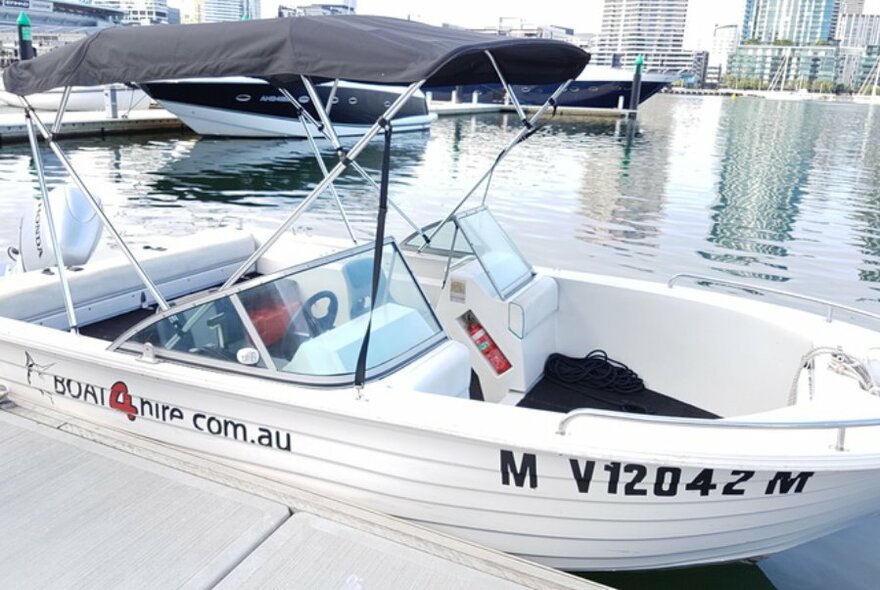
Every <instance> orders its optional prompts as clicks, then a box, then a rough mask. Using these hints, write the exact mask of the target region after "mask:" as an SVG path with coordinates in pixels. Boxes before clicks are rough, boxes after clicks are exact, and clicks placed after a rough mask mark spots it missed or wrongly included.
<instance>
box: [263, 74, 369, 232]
mask: <svg viewBox="0 0 880 590" xmlns="http://www.w3.org/2000/svg"><path fill="white" fill-rule="evenodd" d="M278 90H279V91H280V92H281V94H283V95H284V96H286V97H287V99H288V100H289V101H290V102H291V104H293V103H295V102H296V99H295V98H294V97H293V96H292V95H291V94H290V92H288V91H287V90H286V89H284V88H279V89H278ZM300 123H302V126H303V131H305V132H306V139H307V140H308V141H309V145H310V146H311V147H312V151H313V152H314V153H315V159H316V160H317V161H318V168H320V169H321V174H323V175H324V176H325V177H326V176H327V165H326V164H324V158H322V157H321V150H319V149H318V144H317V143H315V139H314V138H313V137H312V130H311V129H309V123H308V122H307V121H303V119H302V117H300ZM329 188H330V194H332V195H333V200H334V201H336V207H337V208H338V209H339V214H340V215H341V216H342V223H344V224H345V229H346V230H348V235H349V236H350V237H351V241H352V242H354V243H355V244H357V243H358V241H357V238H356V237H355V236H354V229H352V227H351V223H350V222H349V221H348V215H346V213H345V207H343V206H342V199H340V198H339V193H338V192H336V186H335V185H333V184H332V183H331V184H330V187H329Z"/></svg>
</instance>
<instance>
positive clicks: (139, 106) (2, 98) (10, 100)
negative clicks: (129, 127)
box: [0, 84, 152, 113]
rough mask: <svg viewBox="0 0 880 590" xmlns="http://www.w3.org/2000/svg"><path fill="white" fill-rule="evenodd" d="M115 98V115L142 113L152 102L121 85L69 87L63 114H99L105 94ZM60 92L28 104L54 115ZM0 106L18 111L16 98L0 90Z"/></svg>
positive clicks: (34, 96)
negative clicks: (65, 111) (117, 112)
mask: <svg viewBox="0 0 880 590" xmlns="http://www.w3.org/2000/svg"><path fill="white" fill-rule="evenodd" d="M111 91H112V92H113V93H114V94H115V99H116V105H117V108H118V109H119V112H122V113H124V112H126V111H135V110H143V109H148V108H150V105H151V104H152V101H151V100H150V97H149V96H147V95H146V94H145V93H144V91H143V90H140V89H139V88H132V87H129V86H125V85H122V84H112V85H107V86H106V87H104V86H73V87H71V89H70V97H69V98H68V100H67V106H66V107H65V110H67V111H103V110H104V108H105V105H106V103H107V100H108V97H107V93H108V92H111ZM63 93H64V89H63V88H53V89H51V90H47V91H45V92H38V93H35V94H31V95H30V96H28V101H29V102H30V103H31V106H33V107H34V108H35V109H37V110H41V111H57V110H58V108H59V107H60V106H61V99H62V95H63ZM0 102H2V103H3V104H6V105H8V106H11V107H17V108H21V102H20V101H19V100H18V97H17V96H16V95H14V94H12V93H11V92H6V91H4V90H0Z"/></svg>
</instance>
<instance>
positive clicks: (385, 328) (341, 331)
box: [283, 303, 433, 375]
mask: <svg viewBox="0 0 880 590" xmlns="http://www.w3.org/2000/svg"><path fill="white" fill-rule="evenodd" d="M368 320H369V314H363V315H361V316H358V317H356V318H355V319H353V320H351V321H349V322H346V323H344V324H342V325H341V326H338V327H336V328H333V329H332V330H328V331H327V332H324V333H323V334H321V335H319V336H317V337H315V338H312V339H310V340H307V341H305V342H303V343H302V344H300V346H299V348H298V349H297V351H296V354H294V356H293V359H291V361H290V362H289V363H287V365H285V366H284V369H283V370H284V371H288V372H291V373H298V374H301V375H343V374H349V373H354V370H355V365H356V364H357V357H358V353H359V352H360V348H361V341H362V339H363V336H364V331H365V330H366V328H367V322H368ZM432 334H433V330H431V328H430V327H429V326H428V324H427V323H426V322H425V320H424V319H423V318H422V316H421V315H419V313H418V312H417V311H415V310H414V309H411V308H409V307H405V306H403V305H398V304H396V303H386V304H384V305H381V306H379V307H377V308H376V309H375V310H374V311H373V323H372V328H371V332H370V346H369V349H368V351H367V367H372V366H374V365H376V364H379V363H382V362H384V361H385V360H388V359H392V358H394V357H396V356H398V355H400V354H402V353H404V352H406V351H407V350H409V349H410V348H412V347H413V346H415V345H416V344H418V343H420V342H423V341H424V340H426V339H428V338H430V337H431V335H432Z"/></svg>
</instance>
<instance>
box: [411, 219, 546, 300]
mask: <svg viewBox="0 0 880 590" xmlns="http://www.w3.org/2000/svg"><path fill="white" fill-rule="evenodd" d="M438 223H439V222H438ZM436 227H437V223H434V224H432V225H429V226H428V227H426V228H425V229H424V232H427V233H428V234H429V235H430V233H431V232H433V231H434V228H436ZM424 243H425V241H424V233H423V232H416V233H414V234H412V235H410V236H409V237H407V239H406V240H404V242H403V245H404V247H405V248H408V249H420V248H422V245H423V244H424ZM424 250H425V251H428V252H430V253H434V254H442V255H444V256H446V255H449V256H451V257H453V258H462V257H465V256H468V255H473V256H476V258H477V260H479V261H480V265H481V266H482V267H483V270H484V271H485V272H486V276H487V277H488V278H489V281H490V282H491V283H492V286H493V287H494V288H495V291H496V292H497V293H498V296H499V297H500V298H501V299H506V298H507V297H509V296H510V295H511V294H513V293H514V292H515V291H516V290H517V289H519V288H520V287H522V286H523V285H524V284H525V283H527V282H528V281H529V280H531V278H532V276H533V274H534V273H533V271H532V267H531V266H530V265H529V263H528V262H526V259H525V258H523V255H522V254H520V252H519V250H517V248H516V246H515V245H514V243H513V241H512V240H511V239H510V237H508V235H507V234H506V233H505V232H504V230H503V229H502V228H501V226H500V225H499V224H498V222H497V221H496V220H495V218H494V217H493V216H492V213H491V212H490V211H489V209H487V208H485V207H478V208H476V209H471V210H469V211H464V212H462V213H458V214H456V215H455V216H453V217H452V219H450V220H449V221H448V222H446V223H445V224H444V225H443V226H442V227H441V228H440V230H439V231H438V232H437V234H436V235H435V236H434V237H433V239H432V240H431V242H430V244H429V245H428V246H427V247H426V248H424Z"/></svg>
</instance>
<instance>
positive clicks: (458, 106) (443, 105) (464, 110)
mask: <svg viewBox="0 0 880 590" xmlns="http://www.w3.org/2000/svg"><path fill="white" fill-rule="evenodd" d="M428 108H429V109H430V110H431V112H433V113H437V115H438V116H440V117H443V116H445V115H474V114H479V113H515V112H516V109H515V108H514V107H513V105H507V104H494V103H482V102H449V101H438V100H435V101H432V102H431V103H430V105H429V107H428ZM539 108H541V107H537V106H523V110H525V111H526V112H527V113H534V112H536V111H537V110H538V109H539ZM547 112H548V114H552V112H553V111H552V110H549V111H547ZM634 112H635V111H631V110H629V109H593V108H589V107H556V115H557V116H558V115H565V116H567V117H601V118H612V119H620V118H625V117H630V116H632V114H633V113H634Z"/></svg>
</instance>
